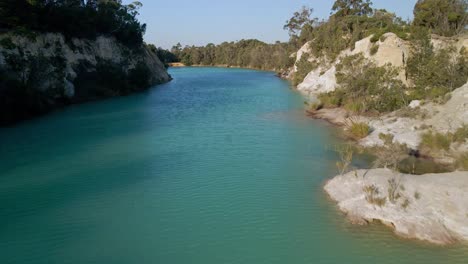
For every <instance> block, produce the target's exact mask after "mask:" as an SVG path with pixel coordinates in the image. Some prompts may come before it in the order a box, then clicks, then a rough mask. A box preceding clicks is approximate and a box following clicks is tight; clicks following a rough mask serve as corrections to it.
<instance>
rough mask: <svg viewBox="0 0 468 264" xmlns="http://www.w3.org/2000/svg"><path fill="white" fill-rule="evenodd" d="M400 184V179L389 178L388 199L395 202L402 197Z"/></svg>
mask: <svg viewBox="0 0 468 264" xmlns="http://www.w3.org/2000/svg"><path fill="white" fill-rule="evenodd" d="M400 186H401V185H400V181H398V182H397V181H396V180H395V178H392V179H390V180H388V190H387V191H388V200H389V201H390V202H391V203H393V204H394V203H396V202H397V201H398V199H400V198H401V194H400V192H399V190H400Z"/></svg>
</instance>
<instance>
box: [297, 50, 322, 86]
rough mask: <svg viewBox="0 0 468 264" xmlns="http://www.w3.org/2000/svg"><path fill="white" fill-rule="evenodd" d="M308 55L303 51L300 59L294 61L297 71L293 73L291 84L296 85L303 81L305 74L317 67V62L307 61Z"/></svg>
mask: <svg viewBox="0 0 468 264" xmlns="http://www.w3.org/2000/svg"><path fill="white" fill-rule="evenodd" d="M309 57H310V55H309V54H308V53H305V54H303V55H302V57H301V59H300V60H299V61H298V62H297V63H296V67H297V72H295V73H294V77H293V85H294V86H297V85H298V84H300V83H301V82H303V81H304V79H305V77H306V76H307V74H309V73H310V72H311V71H313V70H315V69H317V68H318V63H317V62H315V61H312V62H310V61H309Z"/></svg>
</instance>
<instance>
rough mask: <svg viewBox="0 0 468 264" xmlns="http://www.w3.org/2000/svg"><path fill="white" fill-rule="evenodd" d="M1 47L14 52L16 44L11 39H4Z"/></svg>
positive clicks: (0, 43) (0, 41)
mask: <svg viewBox="0 0 468 264" xmlns="http://www.w3.org/2000/svg"><path fill="white" fill-rule="evenodd" d="M0 46H2V47H4V48H5V49H8V50H12V49H15V48H16V45H15V43H13V41H12V40H11V38H8V37H7V38H3V39H1V40H0Z"/></svg>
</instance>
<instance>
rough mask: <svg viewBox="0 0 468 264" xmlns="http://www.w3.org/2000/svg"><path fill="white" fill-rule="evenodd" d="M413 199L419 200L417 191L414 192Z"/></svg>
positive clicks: (419, 195)
mask: <svg viewBox="0 0 468 264" xmlns="http://www.w3.org/2000/svg"><path fill="white" fill-rule="evenodd" d="M414 199H416V200H419V199H421V193H419V192H417V191H416V192H414Z"/></svg>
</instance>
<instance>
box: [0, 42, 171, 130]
mask: <svg viewBox="0 0 468 264" xmlns="http://www.w3.org/2000/svg"><path fill="white" fill-rule="evenodd" d="M0 75H1V80H0V124H3V125H5V124H9V123H13V122H16V121H19V120H21V119H26V118H30V117H33V116H35V115H38V114H41V113H44V112H47V111H49V110H52V109H55V108H57V107H61V106H63V105H67V104H70V103H78V102H84V101H89V100H95V99H100V98H105V97H111V96H119V95H126V94H129V93H132V92H136V91H141V90H144V89H147V88H148V87H150V86H152V85H155V84H160V83H164V82H167V81H169V80H170V79H171V78H170V76H169V75H168V73H167V71H166V69H165V67H164V65H163V64H162V63H161V61H160V60H159V59H158V57H157V55H156V54H155V53H154V52H152V51H151V50H149V49H148V48H146V47H145V46H144V45H142V46H138V47H128V46H125V45H123V44H121V43H119V42H118V41H116V40H115V39H114V38H110V37H97V38H96V39H95V40H88V39H75V38H74V39H67V38H65V37H64V36H63V35H61V34H52V33H49V34H37V35H36V34H35V35H27V36H26V35H25V36H22V35H14V34H9V33H7V34H2V35H0Z"/></svg>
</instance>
